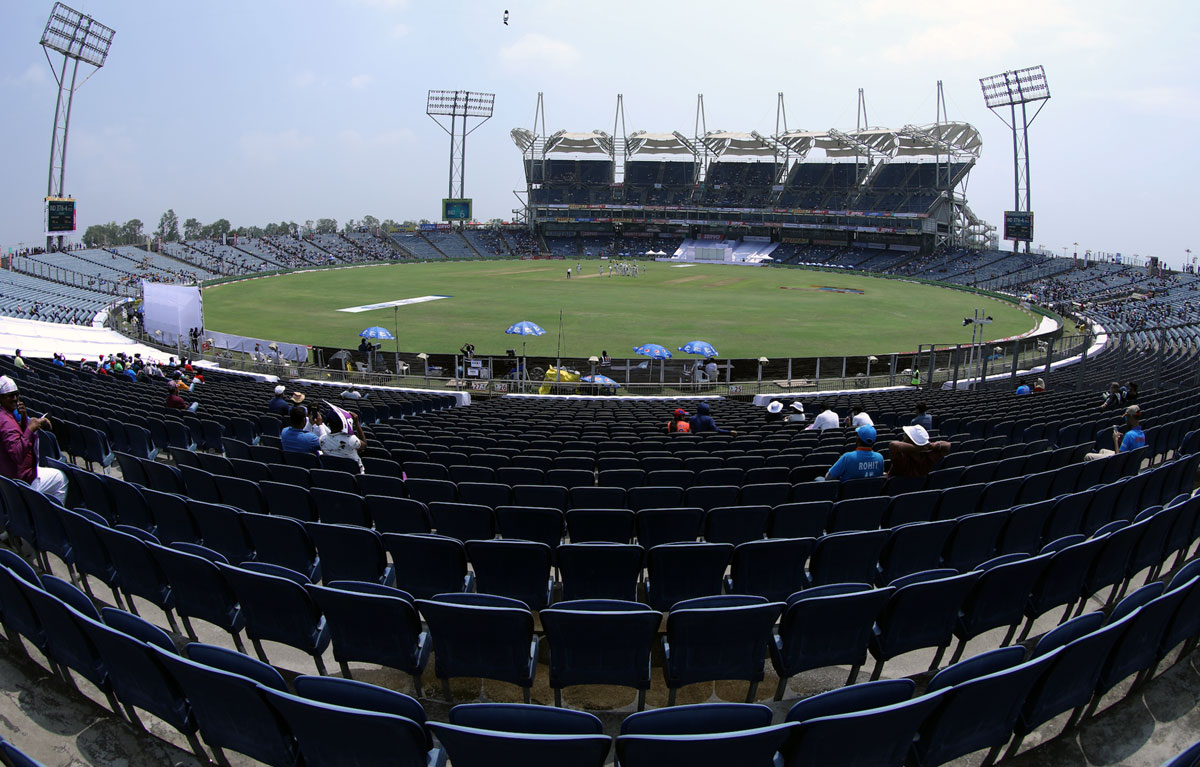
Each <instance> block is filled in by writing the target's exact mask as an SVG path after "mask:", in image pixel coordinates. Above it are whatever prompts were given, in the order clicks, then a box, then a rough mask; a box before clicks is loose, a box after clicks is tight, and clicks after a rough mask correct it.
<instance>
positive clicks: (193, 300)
mask: <svg viewBox="0 0 1200 767" xmlns="http://www.w3.org/2000/svg"><path fill="white" fill-rule="evenodd" d="M142 311H143V312H144V313H145V316H144V323H145V328H146V332H147V333H149V334H150V335H152V336H153V335H155V333H154V331H156V330H161V331H162V336H161V338H162V343H165V344H170V345H172V346H174V345H175V343H176V341H177V340H178V339H179V337H180V336H182V337H183V342H184V344H185V345H187V344H189V343H190V339H189V338H188V335H187V333H188V331H189V330H191V329H192V328H203V327H204V305H203V303H202V301H201V299H200V288H197V287H194V286H187V285H164V284H162V283H159V282H147V281H145V280H142ZM155 338H158V336H155Z"/></svg>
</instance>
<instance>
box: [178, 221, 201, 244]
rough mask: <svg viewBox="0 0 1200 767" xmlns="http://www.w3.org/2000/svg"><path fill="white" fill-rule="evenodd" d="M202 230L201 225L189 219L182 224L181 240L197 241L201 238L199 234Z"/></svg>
mask: <svg viewBox="0 0 1200 767" xmlns="http://www.w3.org/2000/svg"><path fill="white" fill-rule="evenodd" d="M203 230H204V225H203V224H201V223H200V222H199V221H197V220H196V219H194V218H189V219H188V220H187V221H184V222H183V239H185V240H198V239H200V238H201V237H202V236H203V235H202V234H201V232H202V231H203Z"/></svg>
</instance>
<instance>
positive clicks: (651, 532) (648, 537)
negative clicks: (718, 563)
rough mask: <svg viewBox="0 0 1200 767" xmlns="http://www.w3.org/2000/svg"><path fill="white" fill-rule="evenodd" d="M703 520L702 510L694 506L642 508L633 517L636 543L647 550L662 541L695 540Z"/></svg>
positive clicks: (662, 542)
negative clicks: (635, 527) (635, 526)
mask: <svg viewBox="0 0 1200 767" xmlns="http://www.w3.org/2000/svg"><path fill="white" fill-rule="evenodd" d="M703 521H704V511H703V510H702V509H699V508H696V507H688V508H682V507H681V508H673V509H643V510H642V511H639V512H637V517H636V518H635V524H636V525H637V539H638V544H640V545H641V546H642V547H643V548H645V549H646V550H647V551H649V550H650V549H651V548H653V547H654V546H658V545H661V544H664V543H676V542H692V541H695V540H696V538H697V537H698V536H699V535H700V525H701V523H702V522H703Z"/></svg>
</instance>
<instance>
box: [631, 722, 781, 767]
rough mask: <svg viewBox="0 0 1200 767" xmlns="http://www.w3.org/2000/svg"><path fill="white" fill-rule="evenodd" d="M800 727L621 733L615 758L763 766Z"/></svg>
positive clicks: (643, 764)
mask: <svg viewBox="0 0 1200 767" xmlns="http://www.w3.org/2000/svg"><path fill="white" fill-rule="evenodd" d="M799 727H800V725H799V724H796V723H794V722H784V723H783V724H776V725H769V726H766V727H760V728H757V729H753V730H738V731H736V732H724V733H711V734H696V735H621V736H618V737H617V758H618V759H619V760H620V762H621V767H655V766H656V765H663V764H694V765H720V764H738V765H747V767H750V766H753V765H761V766H762V767H767V766H768V765H772V764H774V763H775V756H776V754H777V753H778V752H779V749H780V748H781V747H782V746H783V744H784V742H785V741H786V740H787V739H788V738H789V737H791V735H792V733H793V732H795V731H796V730H797V729H798V728H799Z"/></svg>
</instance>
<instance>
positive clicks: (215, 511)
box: [188, 498, 254, 562]
mask: <svg viewBox="0 0 1200 767" xmlns="http://www.w3.org/2000/svg"><path fill="white" fill-rule="evenodd" d="M188 510H189V511H191V512H192V518H193V519H195V520H196V527H197V528H198V529H199V530H200V536H201V538H202V539H203V542H204V545H205V546H207V547H208V548H210V549H212V550H214V551H219V552H221V554H222V555H224V557H225V558H226V559H228V560H229V561H230V562H246V561H248V560H251V559H254V544H253V543H252V542H251V540H250V536H249V535H247V533H246V528H245V527H244V526H243V525H242V512H241V511H239V510H238V509H235V508H234V507H232V506H225V505H223V504H220V503H205V502H203V501H198V500H196V499H194V498H189V500H188Z"/></svg>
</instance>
